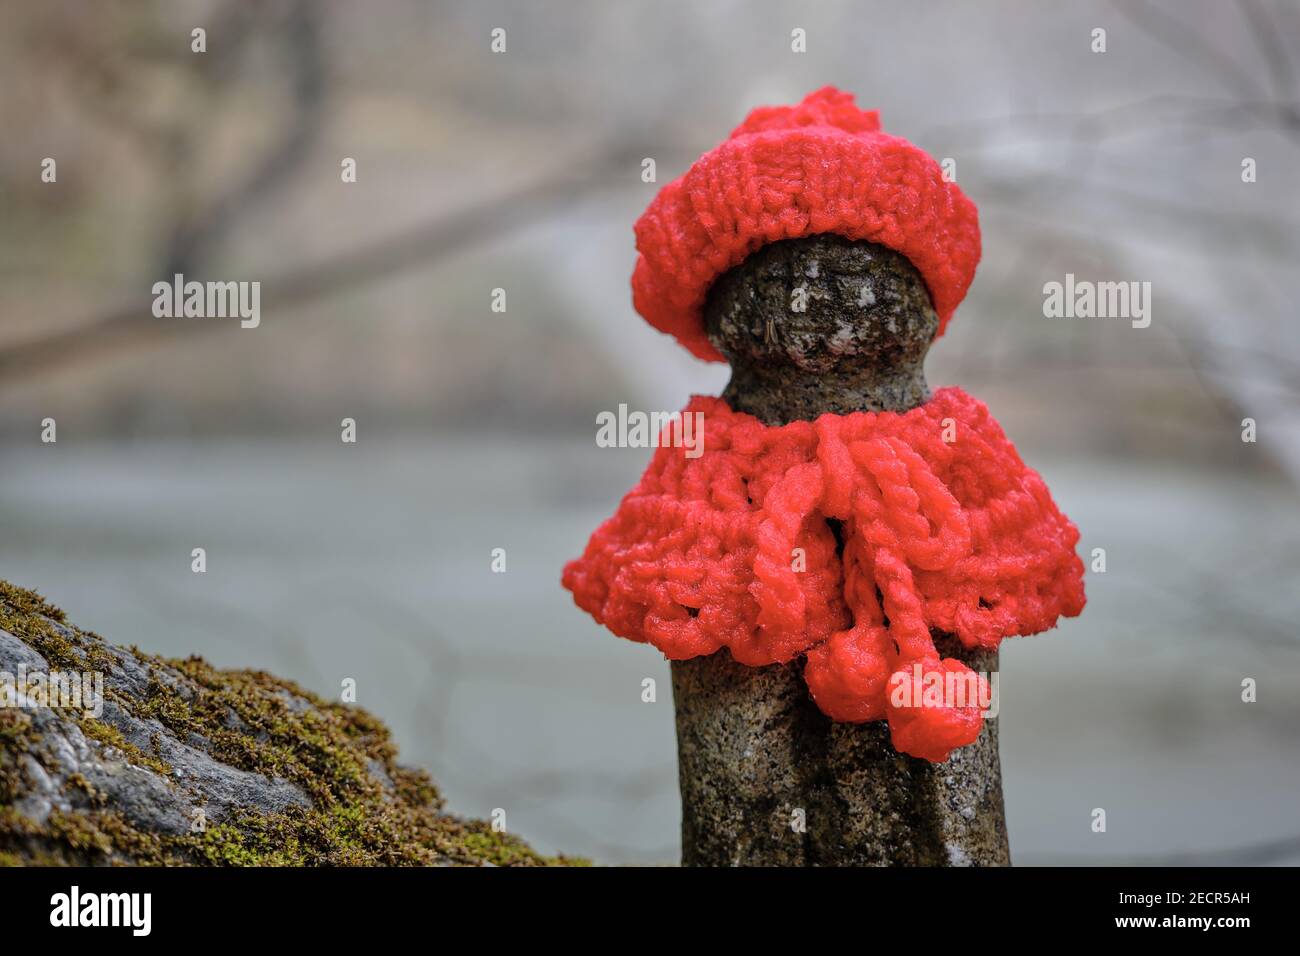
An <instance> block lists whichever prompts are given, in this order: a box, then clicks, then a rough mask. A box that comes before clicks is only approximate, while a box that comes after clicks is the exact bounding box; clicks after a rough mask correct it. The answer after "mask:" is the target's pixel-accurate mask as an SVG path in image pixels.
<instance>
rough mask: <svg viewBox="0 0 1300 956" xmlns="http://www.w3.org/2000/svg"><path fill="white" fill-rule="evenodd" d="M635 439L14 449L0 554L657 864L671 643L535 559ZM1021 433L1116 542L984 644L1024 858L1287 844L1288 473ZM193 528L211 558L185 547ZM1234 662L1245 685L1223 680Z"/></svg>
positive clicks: (1235, 675)
mask: <svg viewBox="0 0 1300 956" xmlns="http://www.w3.org/2000/svg"><path fill="white" fill-rule="evenodd" d="M645 458H646V454H645V452H644V451H640V450H626V451H620V450H609V449H597V448H596V447H595V446H594V444H593V443H591V442H590V441H583V442H579V441H571V442H564V441H545V442H544V441H541V440H533V439H511V440H509V441H503V440H501V438H500V437H497V438H481V439H470V438H439V437H426V438H419V439H403V440H398V439H387V440H367V439H366V438H365V436H364V433H363V437H362V440H361V442H360V443H359V444H357V445H355V446H350V445H342V444H341V443H339V442H338V437H337V433H332V432H331V433H322V435H321V436H320V439H319V441H314V442H309V441H302V440H297V441H293V442H286V441H275V440H270V439H267V440H258V441H225V442H215V443H214V442H209V443H204V444H201V445H198V444H196V445H189V444H182V443H168V444H137V445H122V444H116V445H108V444H100V445H95V444H88V443H84V442H79V443H78V444H77V445H76V446H75V447H74V446H72V445H70V444H63V443H60V444H58V445H50V446H42V447H39V448H34V447H31V446H28V447H25V448H14V447H10V448H9V449H7V450H6V451H5V452H4V455H3V457H0V576H3V577H5V578H7V579H9V580H12V581H14V582H16V583H20V584H24V585H27V586H32V587H36V588H38V589H40V590H41V591H43V592H44V593H45V594H46V595H47V596H48V597H49V598H50V599H51V600H53V601H54V602H55V603H57V604H59V605H60V606H62V607H63V608H64V609H65V610H67V611H68V612H69V614H70V615H71V616H72V617H73V619H74V620H75V621H76V622H77V623H79V624H81V625H82V626H84V627H88V628H91V629H93V630H96V631H98V632H100V633H102V634H104V635H105V636H106V637H108V638H109V639H111V640H114V641H116V642H119V643H134V644H137V645H139V646H140V647H142V648H144V649H146V650H149V651H154V652H158V653H162V654H167V655H186V654H190V653H198V654H202V655H204V656H205V657H208V658H209V659H211V660H212V661H214V662H215V663H217V664H219V665H222V666H229V667H260V668H266V669H268V670H272V671H274V672H276V673H278V674H280V675H283V676H286V677H290V678H293V679H296V680H298V681H300V682H301V683H303V684H305V685H306V686H308V687H310V688H311V689H313V690H315V691H317V692H319V693H321V694H324V695H327V696H333V695H336V694H337V693H338V692H339V688H340V682H341V681H342V680H343V679H344V678H346V677H351V678H355V679H356V681H357V684H358V694H359V703H360V704H362V705H363V706H365V707H367V708H369V709H370V710H372V711H374V712H376V713H377V714H379V715H380V716H381V717H383V718H384V719H385V720H386V721H387V722H388V724H389V725H390V726H391V727H392V729H393V731H394V734H395V736H396V738H397V741H398V743H399V745H400V747H401V751H402V755H403V758H404V760H405V761H406V762H407V763H411V764H416V765H420V766H423V767H426V768H428V769H429V770H430V771H431V772H432V773H433V775H434V776H435V778H436V779H437V781H438V783H439V784H440V786H441V787H442V789H443V790H444V792H445V793H446V795H447V796H448V798H449V801H450V805H451V808H452V809H453V810H455V811H457V812H461V813H465V814H472V815H476V816H484V815H487V814H488V813H490V812H491V811H492V810H493V809H494V808H498V807H499V808H502V809H504V810H505V811H506V813H507V822H508V825H509V827H510V829H511V830H514V831H516V832H519V833H521V834H523V835H524V836H525V837H527V838H528V839H529V840H531V841H532V842H533V843H534V844H535V845H537V846H538V847H540V848H542V849H544V850H557V849H562V850H565V851H568V852H572V853H579V854H587V855H591V856H593V857H594V858H595V859H596V860H597V861H599V862H603V863H629V862H647V863H664V862H672V861H673V860H674V859H675V857H676V853H677V825H678V802H677V791H676V767H675V745H674V732H673V715H672V702H671V689H670V684H669V680H668V668H667V666H666V664H665V663H664V662H663V661H662V660H661V659H660V658H659V656H658V655H657V654H656V653H655V652H654V651H653V650H651V649H649V648H646V647H642V646H637V645H633V644H630V643H628V642H624V641H619V640H616V639H614V638H612V637H610V636H609V635H608V634H606V633H604V632H603V631H601V629H599V628H598V627H596V626H595V625H594V624H593V623H592V622H591V621H590V620H589V619H588V618H587V617H586V616H585V615H583V614H581V613H580V612H578V611H577V610H576V609H575V608H574V607H573V605H572V603H571V601H570V600H569V597H568V595H567V593H566V592H564V591H563V590H561V588H560V587H559V583H558V577H559V573H560V568H561V566H562V564H563V562H564V561H565V560H566V559H567V558H570V557H572V556H573V555H575V554H577V553H578V552H579V551H580V549H581V547H582V545H583V544H584V542H585V540H586V536H587V534H588V533H589V532H590V531H591V530H592V529H593V528H594V527H595V525H596V523H597V522H598V521H599V520H601V519H602V518H604V517H605V516H606V515H607V514H608V513H609V512H610V511H611V510H612V509H613V507H614V505H615V504H616V502H617V500H618V498H619V496H620V495H621V494H622V493H623V492H624V491H626V489H627V488H628V487H630V485H631V484H632V483H633V482H634V481H635V479H636V477H637V475H638V474H639V472H640V470H641V469H642V468H643V467H644V463H645ZM1026 458H1027V459H1028V460H1030V461H1031V462H1032V463H1033V464H1035V465H1036V466H1037V467H1039V468H1040V470H1041V471H1042V472H1043V474H1044V476H1045V477H1046V478H1047V480H1048V483H1049V485H1050V486H1051V487H1052V489H1053V492H1054V494H1055V495H1056V497H1057V500H1058V501H1059V502H1060V503H1061V505H1062V507H1063V508H1064V509H1065V510H1066V511H1067V512H1068V513H1069V514H1070V515H1071V517H1073V518H1074V519H1075V520H1076V522H1077V523H1078V524H1079V525H1080V527H1081V528H1082V529H1083V535H1084V537H1083V543H1082V546H1081V547H1082V548H1083V551H1084V553H1085V554H1087V553H1089V552H1090V551H1091V549H1092V548H1094V547H1104V548H1105V549H1106V552H1107V565H1108V568H1107V572H1106V573H1105V574H1104V575H1096V574H1091V575H1089V582H1088V587H1089V599H1090V603H1089V606H1088V608H1087V610H1086V611H1085V614H1084V616H1083V617H1082V618H1081V619H1079V620H1074V621H1069V622H1067V623H1065V624H1064V625H1063V626H1062V627H1061V628H1060V630H1059V631H1057V632H1055V633H1053V634H1051V635H1048V636H1043V637H1038V638H1031V639H1027V640H1020V641H1014V642H1010V643H1008V644H1006V645H1004V652H1003V663H1002V666H1003V672H1002V675H1001V693H1002V701H1001V703H1002V713H1001V718H1000V719H1001V721H1002V724H1001V733H1002V747H1003V751H1002V752H1003V766H1004V772H1005V785H1006V797H1007V813H1008V823H1009V827H1010V831H1011V841H1012V851H1013V855H1014V857H1015V859H1016V860H1017V861H1019V862H1022V863H1057V862H1089V861H1096V862H1105V861H1113V862H1129V861H1138V862H1142V861H1147V860H1153V859H1164V858H1169V857H1172V856H1175V855H1177V854H1191V855H1192V858H1200V859H1206V860H1208V861H1211V862H1213V861H1215V860H1222V861H1225V862H1226V861H1231V860H1237V859H1240V860H1241V861H1243V862H1249V861H1265V862H1267V861H1270V860H1273V861H1287V860H1289V861H1291V862H1295V861H1297V860H1298V859H1300V848H1297V844H1296V840H1295V838H1296V837H1297V836H1300V819H1297V814H1296V806H1297V793H1300V759H1297V758H1300V739H1298V737H1297V734H1296V733H1295V727H1296V726H1300V693H1297V691H1300V639H1298V637H1297V633H1296V626H1295V621H1296V620H1297V610H1298V608H1297V603H1298V599H1297V595H1296V593H1295V587H1294V583H1293V582H1294V579H1295V573H1296V570H1297V568H1296V564H1297V561H1298V560H1300V555H1298V554H1297V549H1296V547H1295V544H1294V542H1295V541H1296V540H1297V532H1298V531H1300V509H1297V508H1296V501H1295V496H1294V493H1293V492H1292V491H1291V490H1290V489H1289V488H1288V487H1285V486H1283V485H1281V484H1275V483H1273V482H1272V481H1271V480H1269V479H1266V478H1258V477H1253V478H1246V477H1242V476H1241V475H1239V474H1237V473H1234V472H1229V471H1224V472H1221V473H1216V472H1204V471H1201V472H1191V471H1189V470H1187V469H1177V468H1175V467H1173V466H1169V467H1168V468H1166V469H1164V470H1162V469H1161V468H1160V467H1153V466H1152V464H1151V463H1150V462H1134V463H1126V462H1118V461H1110V460H1098V459H1095V458H1091V459H1057V460H1041V459H1038V458H1035V456H1034V455H1033V454H1031V453H1028V452H1026ZM195 547H203V548H206V549H207V558H208V571H207V573H206V574H194V573H192V572H191V570H190V560H191V559H190V551H191V549H192V548H195ZM498 547H500V548H504V549H505V550H506V561H507V570H506V572H505V573H504V574H495V573H493V572H492V570H491V552H492V549H493V548H498ZM646 677H653V678H655V679H656V681H657V682H658V692H659V693H658V701H657V702H656V703H653V704H647V703H643V702H642V701H641V681H642V680H643V679H644V678H646ZM1244 677H1253V678H1256V679H1257V680H1258V681H1259V682H1260V683H1259V701H1258V702H1257V703H1254V704H1244V703H1242V702H1241V701H1240V683H1241V680H1242V678H1244ZM1095 807H1102V808H1105V810H1106V812H1107V822H1108V829H1107V832H1106V833H1104V834H1096V833H1093V832H1091V830H1090V826H1089V824H1090V822H1091V816H1090V814H1091V811H1092V809H1093V808H1095ZM1287 841H1289V842H1287ZM1207 854H1208V856H1206V855H1207ZM1222 854H1227V855H1222ZM1234 854H1235V855H1234Z"/></svg>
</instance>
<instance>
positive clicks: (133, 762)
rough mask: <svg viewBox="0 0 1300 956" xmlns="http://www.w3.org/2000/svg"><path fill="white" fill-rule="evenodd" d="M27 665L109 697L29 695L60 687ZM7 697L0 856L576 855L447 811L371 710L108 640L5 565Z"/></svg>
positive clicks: (248, 859)
mask: <svg viewBox="0 0 1300 956" xmlns="http://www.w3.org/2000/svg"><path fill="white" fill-rule="evenodd" d="M24 672H25V673H26V674H35V673H39V674H44V675H48V674H50V673H51V672H60V673H63V674H78V675H80V674H83V673H98V674H101V675H102V681H103V683H102V688H103V694H102V713H101V714H100V715H99V716H98V717H96V716H93V715H92V714H91V713H90V711H92V710H93V709H94V708H93V706H90V705H88V702H87V701H84V700H83V701H82V704H83V706H82V707H80V708H76V709H74V708H68V707H59V708H54V707H51V706H32V705H33V704H50V703H57V702H56V701H50V700H45V701H42V700H40V699H39V698H38V697H37V696H36V692H35V691H32V693H30V694H23V695H22V696H19V695H18V694H17V693H15V689H16V688H17V685H18V683H19V681H18V678H19V676H20V675H21V674H23V673H24ZM6 688H7V689H6ZM21 689H26V690H32V685H31V684H29V683H27V682H25V681H24V682H23V683H22V688H21ZM0 704H3V705H4V706H0V864H3V863H8V864H23V863H41V864H48V863H55V864H87V863H88V864H114V863H136V864H169V865H174V864H236V865H277V864H291V865H292V864H298V865H313V864H318V865H370V864H376V865H455V864H463V865H492V864H498V865H545V864H551V863H563V862H566V861H564V860H562V859H561V860H557V859H550V858H546V857H542V856H540V855H538V854H537V853H535V852H534V851H532V850H531V849H530V848H529V847H528V846H527V845H526V844H525V843H523V842H522V841H520V840H518V839H517V838H515V837H512V836H509V835H507V834H503V833H497V832H494V831H493V830H492V828H491V827H490V826H489V825H487V824H486V823H482V822H478V821H471V820H461V819H458V818H456V817H452V816H448V815H445V814H443V813H442V812H441V809H442V801H441V798H440V797H439V796H438V793H437V790H436V789H435V788H434V786H433V784H432V783H431V782H430V780H429V779H428V777H427V776H426V775H425V774H423V773H422V772H418V771H413V770H409V769H406V768H403V767H401V766H400V765H398V764H397V762H396V759H395V758H396V753H395V748H394V747H393V745H392V743H391V741H390V740H389V736H388V731H387V730H386V728H385V727H384V726H383V725H382V724H381V723H380V722H379V721H377V720H376V719H375V718H373V717H371V716H370V715H369V714H367V713H366V712H365V711H362V710H360V709H358V708H356V707H352V706H346V705H343V704H336V703H331V702H328V701H324V700H322V699H320V698H318V697H316V696H314V695H312V694H311V693H309V692H307V691H305V690H303V689H301V688H299V687H297V686H295V685H294V684H292V683H290V682H288V681H284V680H280V679H277V678H275V677H272V676H271V675H269V674H265V673H261V672H255V671H219V670H216V669H214V668H212V667H210V666H209V665H207V664H206V663H205V662H203V661H202V660H201V659H199V658H189V659H188V660H184V661H180V660H164V659H162V658H158V657H153V656H150V655H148V654H144V653H143V652H141V651H138V650H136V649H134V648H132V649H124V648H120V647H117V646H114V645H112V644H109V643H108V642H106V641H105V640H104V639H103V638H101V637H99V636H98V635H96V634H94V633H92V632H89V631H83V630H80V629H79V628H76V627H74V626H72V625H70V624H69V623H68V622H67V621H66V619H65V618H64V615H63V613H62V612H61V611H59V610H58V609H57V608H55V607H53V606H51V605H49V604H48V603H46V602H45V601H44V600H43V599H41V598H40V596H39V595H36V594H34V593H33V592H30V591H26V590H23V589H21V588H17V587H14V586H13V585H10V584H8V583H6V582H4V581H0Z"/></svg>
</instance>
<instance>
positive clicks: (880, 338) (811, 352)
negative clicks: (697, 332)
mask: <svg viewBox="0 0 1300 956" xmlns="http://www.w3.org/2000/svg"><path fill="white" fill-rule="evenodd" d="M704 325H705V330H706V332H707V333H708V336H709V341H710V342H712V343H713V345H714V347H716V348H717V349H718V351H720V352H721V353H722V354H723V355H725V356H726V357H727V360H728V361H729V362H731V365H732V367H733V368H738V367H742V366H747V365H762V366H766V367H767V368H777V367H793V368H797V369H799V370H802V371H805V372H812V373H817V374H827V373H839V374H850V375H851V374H861V373H862V372H871V371H876V372H880V371H888V370H901V369H904V368H908V367H916V366H919V365H920V364H921V363H922V362H923V360H924V358H925V354H926V352H927V351H928V350H929V348H930V343H931V342H932V341H933V340H934V336H935V333H936V332H937V331H938V328H939V319H938V316H937V315H935V311H934V307H933V305H932V304H931V302H930V295H929V292H928V291H927V289H926V287H925V281H924V280H923V279H922V278H921V274H920V273H919V272H918V271H917V270H916V268H915V267H914V266H913V265H912V264H911V263H910V262H908V260H907V259H906V258H904V257H903V256H902V255H900V254H899V253H897V252H894V251H893V250H892V249H887V248H885V247H884V246H880V245H877V244H875V243H872V242H862V241H854V240H850V239H845V238H843V237H841V236H836V235H817V236H808V237H806V238H803V239H784V240H781V241H779V242H774V243H771V244H770V245H766V246H763V247H762V248H760V249H759V250H758V251H757V252H755V253H753V254H752V255H750V256H749V258H747V259H746V260H745V261H744V262H742V263H741V264H740V265H738V266H736V267H735V268H733V269H731V270H730V271H728V272H726V273H725V274H723V275H722V276H721V277H720V278H719V279H718V281H717V282H715V283H714V285H713V288H711V289H710V290H709V295H708V298H707V300H706V302H705V308H704Z"/></svg>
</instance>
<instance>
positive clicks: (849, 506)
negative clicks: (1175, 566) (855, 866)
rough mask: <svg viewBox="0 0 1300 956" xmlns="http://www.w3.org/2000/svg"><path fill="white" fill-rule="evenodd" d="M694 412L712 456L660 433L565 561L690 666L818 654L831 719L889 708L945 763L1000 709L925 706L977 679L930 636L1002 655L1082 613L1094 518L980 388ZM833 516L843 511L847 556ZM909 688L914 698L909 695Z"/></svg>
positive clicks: (870, 716)
mask: <svg viewBox="0 0 1300 956" xmlns="http://www.w3.org/2000/svg"><path fill="white" fill-rule="evenodd" d="M694 412H702V413H703V415H704V419H703V421H704V432H703V442H704V444H703V453H702V454H700V455H699V456H698V457H694V458H692V457H689V456H688V454H687V449H685V448H681V447H671V445H670V444H668V443H667V442H666V441H662V440H661V447H659V448H658V449H657V450H656V452H655V454H654V458H653V460H652V461H651V463H650V467H649V468H648V469H647V470H646V472H645V474H644V475H643V476H642V478H641V481H640V482H639V483H638V484H637V486H636V487H635V488H633V489H632V490H631V491H630V492H628V494H627V495H626V496H625V497H624V498H623V501H622V503H621V504H620V505H619V508H618V511H617V512H615V514H614V515H613V517H611V518H610V519H609V520H607V521H606V522H605V523H604V524H603V525H601V526H600V528H599V529H597V531H596V532H595V534H593V535H592V537H591V541H590V542H589V543H588V545H587V549H586V551H585V552H584V554H583V556H582V557H581V558H578V559H577V560H575V561H572V562H570V563H569V564H568V565H567V566H566V567H565V569H564V578H563V581H564V586H565V587H566V588H568V589H569V590H571V591H572V592H573V596H574V601H575V602H576V603H577V605H578V606H579V607H581V608H582V609H583V610H585V611H587V612H588V613H590V614H591V615H592V616H593V617H594V618H595V619H596V620H597V621H598V622H599V623H601V624H604V625H605V626H606V627H608V628H609V629H610V630H612V631H613V632H614V633H615V634H617V635H619V636H620V637H626V638H629V639H631V640H634V641H644V642H648V643H650V644H653V645H654V646H655V647H657V648H659V650H661V651H663V653H664V655H665V656H667V657H669V658H671V659H674V660H682V659H686V658H690V657H695V656H698V655H700V654H712V653H714V652H716V651H718V650H720V649H721V648H724V647H725V648H728V649H729V650H730V652H731V655H732V657H734V658H735V659H736V660H737V661H739V662H741V663H742V664H748V665H753V666H759V665H764V664H773V663H778V662H786V661H790V660H793V659H794V658H796V657H798V656H799V655H800V654H803V655H806V658H807V660H806V666H805V671H804V675H805V679H806V680H807V682H808V687H809V690H810V691H811V693H812V696H813V698H814V700H815V701H816V702H817V705H818V706H819V707H820V708H821V709H822V710H823V711H824V712H825V713H826V714H827V715H829V716H830V717H831V718H833V719H835V720H843V721H868V720H879V719H882V718H885V719H888V720H889V724H890V730H891V735H892V738H893V742H894V745H895V747H896V748H897V749H898V750H900V751H902V752H904V753H909V754H912V755H914V756H918V757H924V758H926V759H929V760H933V761H942V760H946V759H947V757H948V754H949V753H950V752H951V750H952V749H953V748H955V747H959V746H963V745H965V744H968V743H970V742H972V741H974V740H975V738H976V737H977V736H978V735H979V731H980V727H981V725H982V716H981V707H979V706H978V705H976V704H975V703H973V698H970V699H969V700H971V701H972V702H970V703H967V704H966V705H965V706H957V705H952V704H950V703H935V704H934V705H933V706H917V704H918V703H919V702H920V701H921V699H922V690H923V685H925V686H933V685H932V684H926V682H927V681H931V682H933V681H934V680H936V679H938V678H941V677H943V676H944V674H945V673H948V674H953V675H957V676H963V675H965V676H973V675H970V672H969V670H968V669H967V668H966V666H965V665H964V664H962V663H961V662H959V661H957V660H955V659H951V658H949V659H941V658H940V655H939V654H938V652H937V651H936V650H935V646H934V643H933V641H932V639H931V631H932V630H934V631H939V632H947V633H951V634H955V635H956V636H957V637H958V638H959V639H960V641H961V642H962V644H963V645H964V646H966V647H968V648H974V647H977V646H979V647H989V648H992V647H996V646H997V645H998V643H999V642H1000V641H1001V639H1002V638H1003V637H1006V636H1009V635H1014V634H1034V633H1037V632H1039V631H1042V630H1046V629H1047V628H1049V627H1052V626H1053V625H1054V624H1055V623H1056V621H1057V618H1058V617H1060V616H1061V615H1067V616H1074V615H1077V614H1078V613H1079V612H1080V611H1081V610H1082V609H1083V604H1084V593H1083V564H1082V562H1081V561H1080V560H1079V558H1078V556H1077V555H1076V554H1075V550H1074V549H1075V544H1076V543H1077V542H1078V539H1079V533H1078V531H1077V529H1076V528H1075V527H1074V525H1073V524H1072V523H1071V522H1070V521H1069V520H1068V519H1067V518H1066V517H1065V516H1064V515H1062V514H1061V512H1060V511H1059V510H1058V509H1057V507H1056V505H1055V504H1054V503H1053V501H1052V499H1051V496H1050V495H1049V494H1048V491H1047V487H1046V485H1044V483H1043V481H1042V479H1041V478H1040V477H1039V476H1038V474H1037V473H1036V472H1034V471H1033V470H1031V469H1030V468H1027V467H1026V466H1025V464H1024V463H1023V462H1022V461H1021V460H1020V456H1019V455H1018V454H1017V453H1016V450H1015V448H1014V447H1013V446H1012V444H1011V442H1010V441H1009V440H1008V439H1007V437H1006V436H1005V435H1004V434H1003V432H1002V429H1001V427H999V425H998V424H997V422H996V421H995V420H994V419H993V417H992V416H991V415H990V414H989V412H988V409H987V408H986V407H985V406H984V405H983V403H981V402H979V401H977V400H975V399H973V398H971V397H970V396H969V395H967V394H966V393H965V392H963V391H962V390H961V389H957V388H946V389H941V390H940V391H938V392H936V393H935V394H934V396H933V398H932V399H931V400H930V401H928V402H927V403H925V404H924V405H922V406H920V407H919V408H915V409H913V410H911V411H909V412H905V413H901V414H895V413H891V412H882V413H879V414H873V413H866V412H861V413H855V414H852V415H845V416H837V415H823V416H821V417H820V418H818V419H817V420H816V421H815V422H805V421H797V422H791V423H790V424H788V425H783V426H781V427H770V426H766V425H764V424H762V423H761V422H760V421H758V419H756V418H754V417H752V416H750V415H745V414H742V413H739V412H734V411H732V410H731V408H730V407H728V405H727V404H726V402H724V401H722V400H721V399H718V398H705V397H700V396H696V397H694V398H693V399H692V400H691V403H690V404H689V405H688V406H687V408H686V410H685V412H684V414H691V413H694ZM826 519H836V520H837V521H839V522H842V524H841V526H840V537H841V539H842V540H843V546H842V549H840V548H839V547H838V546H837V540H836V534H835V532H834V531H833V530H832V528H831V526H830V525H829V524H828V523H827V520H826ZM891 675H892V678H891ZM891 679H892V683H891ZM975 679H977V680H982V678H975ZM904 683H911V684H912V685H913V687H912V688H910V689H911V690H913V691H914V693H913V694H912V696H911V698H910V703H909V702H908V698H906V697H902V698H900V697H898V696H895V695H896V694H897V693H898V691H899V689H900V688H902V685H903V684H904ZM979 686H980V687H981V688H983V689H984V690H987V688H986V687H985V685H983V684H980V685H979ZM900 700H901V701H902V703H900Z"/></svg>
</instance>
